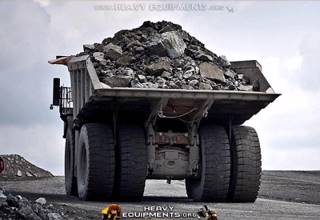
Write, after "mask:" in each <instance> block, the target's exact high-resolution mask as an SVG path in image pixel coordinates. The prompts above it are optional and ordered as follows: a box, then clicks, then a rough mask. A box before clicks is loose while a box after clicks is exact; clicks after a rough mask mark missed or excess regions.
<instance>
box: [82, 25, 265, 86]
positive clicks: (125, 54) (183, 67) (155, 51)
mask: <svg viewBox="0 0 320 220" xmlns="http://www.w3.org/2000/svg"><path fill="white" fill-rule="evenodd" d="M83 48H84V52H82V53H80V54H78V55H85V54H89V55H90V57H91V60H92V62H93V64H94V67H95V69H96V71H97V74H98V76H99V78H100V81H102V82H103V83H105V84H107V85H108V86H110V87H135V88H164V89H188V90H193V89H201V90H244V91H252V90H257V91H258V90H259V88H258V85H256V83H255V82H250V80H249V79H247V78H245V77H244V76H243V74H238V73H237V72H236V71H235V70H234V69H232V66H231V63H230V62H229V61H228V60H227V58H226V57H225V56H218V55H216V54H215V53H213V52H212V51H210V50H208V49H207V48H205V45H204V44H203V43H201V42H200V41H199V40H197V39H196V38H195V37H193V36H191V35H190V34H189V33H187V32H186V31H184V30H183V29H182V27H181V26H180V25H177V24H174V23H171V22H167V21H162V22H157V23H153V22H150V21H146V22H144V23H143V25H142V26H141V27H139V28H136V29H132V30H121V31H119V32H117V33H116V34H115V35H114V37H113V38H110V37H109V38H106V39H104V40H103V41H102V42H101V43H94V44H86V45H84V46H83Z"/></svg>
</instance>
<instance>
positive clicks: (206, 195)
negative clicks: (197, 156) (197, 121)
mask: <svg viewBox="0 0 320 220" xmlns="http://www.w3.org/2000/svg"><path fill="white" fill-rule="evenodd" d="M200 145H201V163H200V165H201V166H200V167H201V174H200V178H198V179H192V178H188V179H186V188H187V194H188V197H189V198H192V199H193V200H194V201H207V202H225V201H226V200H227V196H228V189H229V182H230V167H231V165H230V163H231V161H230V145H229V140H228V136H227V134H226V131H225V129H224V128H223V127H220V126H212V125H206V126H204V127H202V128H200Z"/></svg>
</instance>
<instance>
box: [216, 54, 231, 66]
mask: <svg viewBox="0 0 320 220" xmlns="http://www.w3.org/2000/svg"><path fill="white" fill-rule="evenodd" d="M219 59H220V61H221V63H222V65H223V66H224V67H230V66H231V63H230V62H229V60H228V59H227V57H226V56H224V55H221V56H219Z"/></svg>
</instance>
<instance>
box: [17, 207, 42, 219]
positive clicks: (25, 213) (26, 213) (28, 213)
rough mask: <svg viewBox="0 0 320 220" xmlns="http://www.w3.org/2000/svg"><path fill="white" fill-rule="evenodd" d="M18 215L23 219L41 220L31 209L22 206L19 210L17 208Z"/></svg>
mask: <svg viewBox="0 0 320 220" xmlns="http://www.w3.org/2000/svg"><path fill="white" fill-rule="evenodd" d="M18 214H19V215H20V216H21V217H22V218H23V219H28V220H41V218H40V217H39V216H38V215H37V214H36V213H35V212H34V211H33V210H32V208H31V207H30V206H22V207H21V208H19V210H18Z"/></svg>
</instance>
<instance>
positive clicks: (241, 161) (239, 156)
mask: <svg viewBox="0 0 320 220" xmlns="http://www.w3.org/2000/svg"><path fill="white" fill-rule="evenodd" d="M231 151H232V171H231V174H232V175H231V176H232V177H231V184H230V190H229V193H230V194H229V199H230V201H231V202H254V201H255V200H256V198H257V196H258V191H259V188H260V176H261V152H260V144H259V138H258V135H257V133H256V131H255V130H254V129H253V128H251V127H247V126H236V127H233V129H232V141H231Z"/></svg>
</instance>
